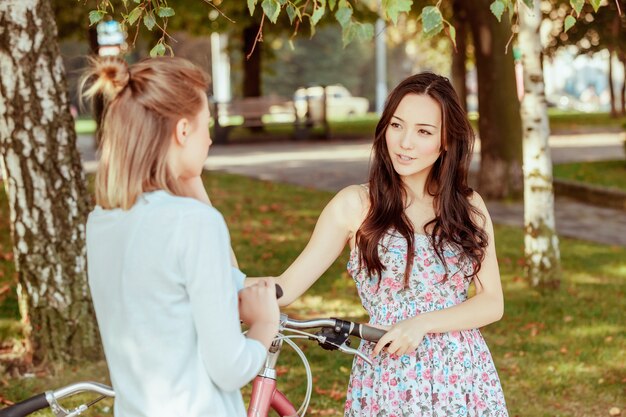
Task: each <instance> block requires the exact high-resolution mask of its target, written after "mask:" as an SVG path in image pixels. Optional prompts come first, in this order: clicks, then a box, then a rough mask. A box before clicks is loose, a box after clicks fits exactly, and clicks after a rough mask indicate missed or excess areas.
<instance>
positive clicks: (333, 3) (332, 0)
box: [328, 0, 337, 12]
mask: <svg viewBox="0 0 626 417" xmlns="http://www.w3.org/2000/svg"><path fill="white" fill-rule="evenodd" d="M336 5H337V0H328V10H330V11H331V12H332V11H333V9H334V8H335V6H336Z"/></svg>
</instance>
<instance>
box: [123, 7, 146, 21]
mask: <svg viewBox="0 0 626 417" xmlns="http://www.w3.org/2000/svg"><path fill="white" fill-rule="evenodd" d="M142 11H143V10H142V9H141V7H139V6H137V7H135V8H134V9H133V10H132V11H131V12H130V13H129V14H128V16H127V18H126V20H128V24H129V25H133V24H135V22H136V21H137V19H139V18H140V17H141V13H142Z"/></svg>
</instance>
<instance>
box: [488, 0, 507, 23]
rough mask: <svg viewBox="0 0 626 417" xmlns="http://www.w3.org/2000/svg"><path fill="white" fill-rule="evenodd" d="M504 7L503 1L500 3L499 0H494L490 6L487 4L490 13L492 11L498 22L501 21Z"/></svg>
mask: <svg viewBox="0 0 626 417" xmlns="http://www.w3.org/2000/svg"><path fill="white" fill-rule="evenodd" d="M504 7H505V6H504V3H502V2H501V1H500V0H495V1H494V2H493V3H491V6H489V9H491V13H493V15H494V16H495V17H496V19H498V22H501V21H502V14H503V13H504Z"/></svg>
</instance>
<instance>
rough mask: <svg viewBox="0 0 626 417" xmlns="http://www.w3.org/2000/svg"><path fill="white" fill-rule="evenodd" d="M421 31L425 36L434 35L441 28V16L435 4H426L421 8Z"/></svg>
mask: <svg viewBox="0 0 626 417" xmlns="http://www.w3.org/2000/svg"><path fill="white" fill-rule="evenodd" d="M421 16H422V32H424V35H426V36H427V37H430V36H434V35H436V34H437V33H439V32H441V29H443V16H441V12H440V11H439V9H438V8H436V7H435V6H426V7H424V8H423V9H422V15H421Z"/></svg>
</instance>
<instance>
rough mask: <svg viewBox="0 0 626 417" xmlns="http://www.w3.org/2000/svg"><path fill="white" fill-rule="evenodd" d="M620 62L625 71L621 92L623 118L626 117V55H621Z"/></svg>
mask: <svg viewBox="0 0 626 417" xmlns="http://www.w3.org/2000/svg"><path fill="white" fill-rule="evenodd" d="M620 62H621V63H622V68H623V69H624V79H623V80H622V90H621V91H620V99H621V100H620V101H621V104H622V108H621V112H622V116H626V53H624V52H622V53H620Z"/></svg>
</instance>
